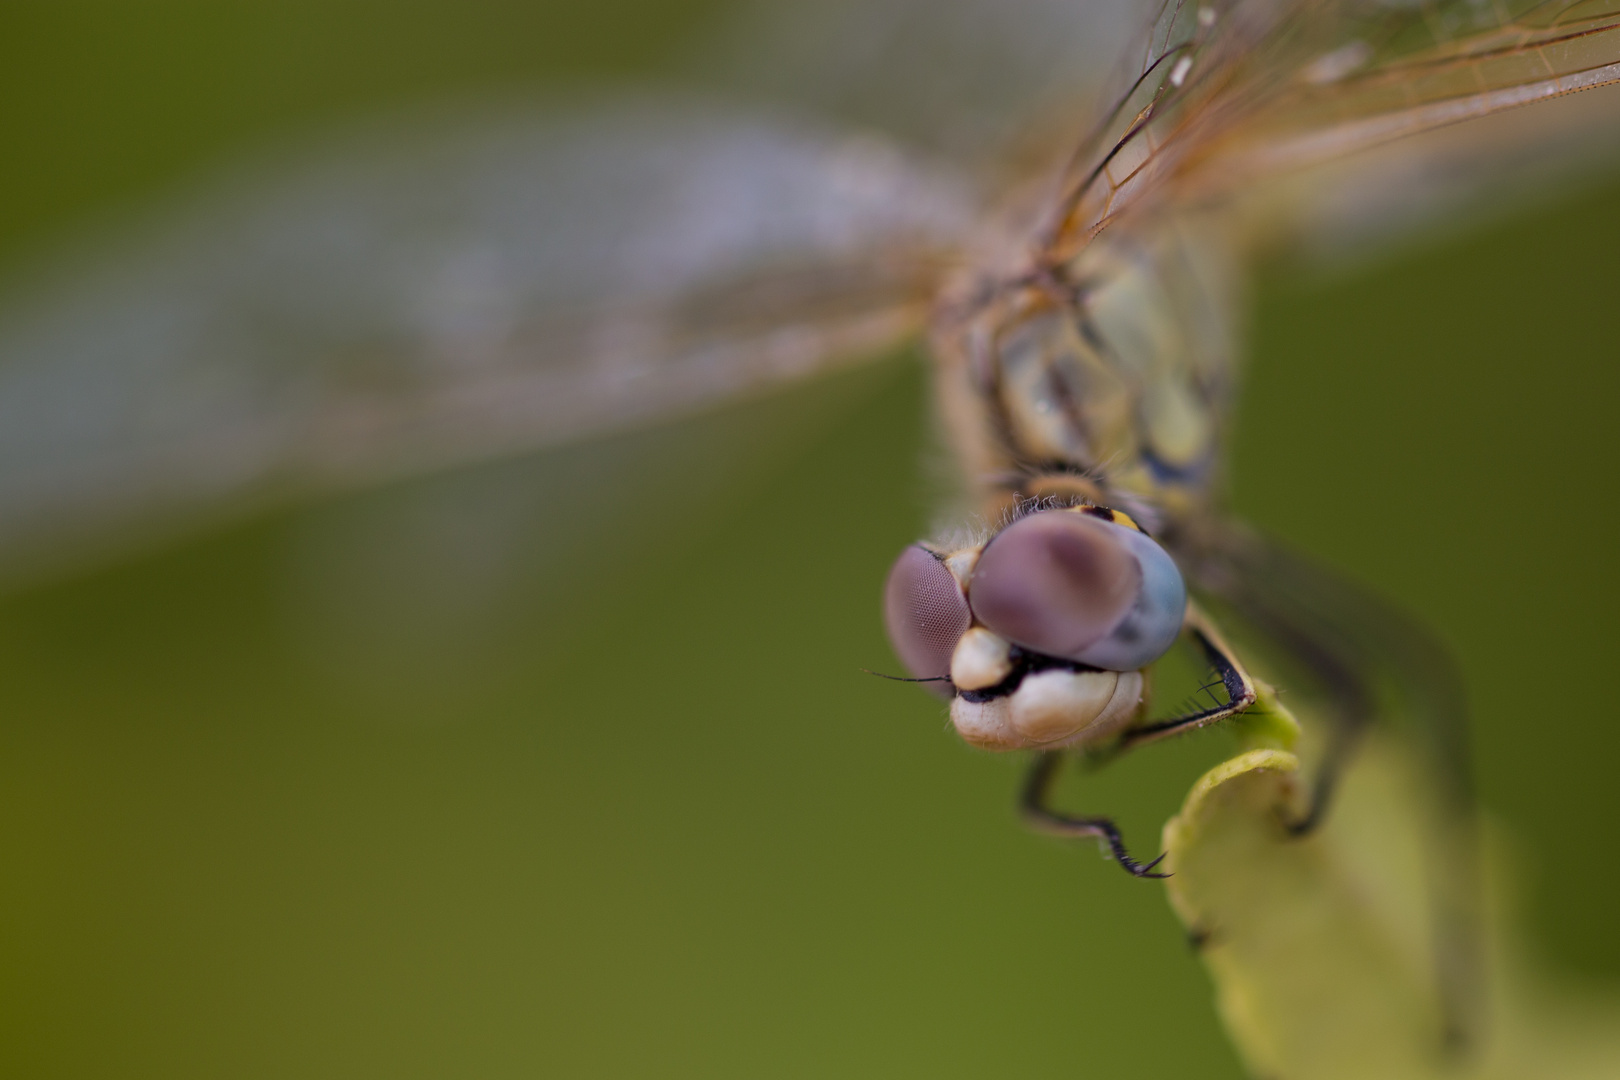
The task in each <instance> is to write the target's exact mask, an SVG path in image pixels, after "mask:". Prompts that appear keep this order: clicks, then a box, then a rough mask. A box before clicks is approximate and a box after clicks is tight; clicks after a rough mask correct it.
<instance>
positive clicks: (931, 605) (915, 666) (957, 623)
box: [883, 544, 972, 694]
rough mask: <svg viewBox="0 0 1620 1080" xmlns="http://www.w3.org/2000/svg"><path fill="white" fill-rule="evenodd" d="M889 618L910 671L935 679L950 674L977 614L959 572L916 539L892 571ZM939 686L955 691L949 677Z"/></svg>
mask: <svg viewBox="0 0 1620 1080" xmlns="http://www.w3.org/2000/svg"><path fill="white" fill-rule="evenodd" d="M883 621H884V623H885V624H886V625H887V626H888V630H889V641H890V643H891V644H893V645H894V651H895V654H896V655H898V656H899V657H900V662H901V663H902V664H904V665H905V666H906V670H908V671H910V672H911V674H913V675H915V676H916V677H917V678H919V679H935V678H943V677H945V676H948V675H949V674H950V670H951V652H952V650H954V649H955V648H956V643H957V641H958V640H960V639H961V637H962V635H963V634H964V633H966V632H967V628H968V624H969V623H970V622H971V621H972V616H971V615H970V614H969V613H968V604H967V598H966V597H965V596H963V595H962V587H961V586H960V585H958V584H957V583H956V575H955V574H952V573H951V571H950V569H949V568H948V567H946V565H945V564H944V563H942V562H940V561H939V559H938V558H936V557H935V556H934V553H933V552H931V551H929V550H928V549H927V548H925V547H922V546H921V545H918V544H913V545H911V546H910V547H908V548H906V550H905V551H903V552H901V553H900V557H899V558H898V559H896V560H895V561H894V569H892V570H890V571H889V581H888V584H886V585H885V586H884V588H883ZM933 685H934V686H936V687H937V688H938V689H939V690H940V691H941V692H942V693H945V694H949V692H950V684H949V683H947V682H940V683H935V684H933Z"/></svg>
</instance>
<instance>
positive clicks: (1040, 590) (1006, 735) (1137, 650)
mask: <svg viewBox="0 0 1620 1080" xmlns="http://www.w3.org/2000/svg"><path fill="white" fill-rule="evenodd" d="M1186 607H1187V590H1186V586H1185V585H1184V584H1183V583H1182V579H1181V573H1180V571H1178V570H1177V569H1176V564H1175V562H1174V561H1173V560H1172V559H1171V558H1170V556H1169V554H1168V553H1166V552H1165V550H1164V549H1163V548H1162V547H1160V546H1159V545H1158V544H1157V543H1156V542H1155V541H1154V540H1153V539H1152V538H1151V537H1149V536H1148V535H1147V534H1146V533H1145V532H1143V531H1142V530H1141V529H1140V528H1138V527H1137V525H1136V523H1135V522H1134V521H1132V520H1131V519H1130V518H1129V517H1127V516H1126V515H1124V514H1121V513H1119V512H1117V511H1113V510H1108V509H1106V508H1104V507H1098V506H1079V507H1072V508H1063V509H1045V510H1041V511H1039V512H1035V513H1029V514H1025V515H1023V516H1022V517H1019V518H1018V519H1016V520H1015V521H1013V522H1012V523H1011V524H1009V525H1008V526H1006V527H1005V528H1003V529H1002V530H1001V531H1000V532H998V533H996V535H995V536H993V537H991V538H990V540H988V541H986V542H985V543H982V544H978V545H975V546H972V547H964V548H958V549H955V550H948V551H947V550H940V549H937V548H933V547H928V546H924V545H922V544H914V545H912V546H911V547H908V548H907V549H906V550H905V551H903V552H901V554H900V557H899V558H898V559H897V560H895V564H894V568H893V569H892V570H891V571H890V572H889V580H888V583H887V585H886V586H885V590H884V617H885V621H886V623H887V625H888V630H889V640H890V641H891V642H892V643H893V645H894V650H895V653H896V654H897V655H898V656H899V657H900V660H901V662H902V663H903V664H905V666H906V668H907V669H908V670H909V671H910V672H911V674H912V675H914V676H915V677H917V678H919V679H931V680H938V681H936V682H931V683H929V685H931V686H935V687H939V688H941V689H942V691H943V692H944V693H945V694H948V695H949V696H950V698H951V719H952V720H953V722H954V723H955V725H956V729H957V731H958V732H959V733H960V734H961V735H962V737H963V738H965V739H967V741H969V742H971V743H973V744H975V745H978V746H984V747H988V748H992V749H1003V750H1014V749H1025V748H1029V747H1056V746H1068V745H1075V744H1077V743H1081V742H1086V741H1090V740H1093V739H1096V738H1100V737H1102V736H1104V735H1106V734H1108V733H1111V732H1113V731H1116V730H1118V729H1119V728H1120V727H1121V726H1123V725H1124V724H1126V723H1128V722H1129V721H1130V720H1131V719H1133V718H1134V717H1135V715H1136V714H1137V712H1138V711H1139V708H1140V705H1141V702H1142V696H1143V695H1142V692H1143V687H1144V680H1143V676H1142V670H1141V669H1142V668H1144V667H1146V666H1147V665H1148V664H1150V663H1152V662H1153V661H1154V660H1157V659H1158V658H1159V657H1160V656H1162V655H1164V653H1165V652H1167V651H1168V650H1169V648H1170V646H1171V645H1172V644H1173V643H1174V642H1175V639H1176V636H1177V634H1179V633H1180V630H1181V623H1182V617H1183V615H1184V613H1185V611H1186Z"/></svg>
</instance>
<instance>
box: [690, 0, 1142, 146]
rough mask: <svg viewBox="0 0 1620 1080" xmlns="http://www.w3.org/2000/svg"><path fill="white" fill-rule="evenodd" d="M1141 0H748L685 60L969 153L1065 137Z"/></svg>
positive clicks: (1133, 28)
mask: <svg viewBox="0 0 1620 1080" xmlns="http://www.w3.org/2000/svg"><path fill="white" fill-rule="evenodd" d="M1143 18H1144V9H1143V3H1142V0H822V2H818V3H814V4H805V3H784V2H782V0H758V2H756V3H753V4H751V5H749V7H748V8H746V9H744V11H743V12H742V13H741V14H740V16H739V17H738V18H737V20H736V21H735V23H734V24H733V25H732V26H731V27H730V28H729V30H728V31H727V32H723V33H720V34H718V35H716V37H715V38H714V39H712V40H711V41H709V42H707V43H706V44H705V46H704V47H703V49H702V50H701V51H700V52H699V54H698V56H697V57H696V58H695V59H694V60H693V62H692V67H694V68H698V69H701V76H702V77H703V78H705V79H708V80H710V81H712V82H718V83H719V84H720V85H722V86H724V87H725V89H726V90H727V91H728V92H733V93H735V92H741V93H744V94H747V95H748V96H749V97H750V98H754V99H761V100H769V101H780V102H789V103H791V104H792V106H793V107H794V108H795V109H796V110H804V111H811V112H816V113H818V114H821V115H827V116H832V117H836V118H837V119H838V120H839V121H840V122H843V123H848V124H853V125H857V126H862V127H873V128H877V129H879V130H882V131H886V132H890V133H893V134H895V135H899V136H902V137H904V138H905V139H907V140H908V141H909V142H912V143H915V144H917V145H922V146H928V147H931V148H934V149H936V150H941V151H945V152H948V153H950V154H951V155H952V156H953V157H956V158H957V159H959V160H965V161H968V162H971V163H973V164H975V165H980V166H995V165H998V164H999V165H1005V164H1007V162H1006V161H1005V155H1006V153H1007V151H1008V149H1009V147H1012V146H1015V145H1016V146H1018V147H1019V148H1020V149H1022V140H1025V139H1033V138H1039V139H1041V140H1042V142H1041V145H1040V147H1039V154H1040V160H1041V163H1042V164H1043V165H1045V164H1048V163H1049V160H1050V156H1051V151H1052V140H1053V138H1054V128H1055V129H1056V132H1055V136H1056V137H1057V138H1061V139H1062V140H1064V141H1069V140H1072V139H1073V138H1074V137H1075V134H1076V131H1077V130H1078V126H1079V125H1078V122H1077V119H1076V116H1077V112H1076V110H1077V104H1079V105H1089V103H1091V102H1092V101H1093V99H1094V97H1095V94H1096V92H1097V91H1098V90H1099V89H1100V88H1101V87H1100V84H1101V82H1102V81H1103V80H1102V76H1103V75H1105V74H1106V73H1107V72H1108V70H1109V69H1110V67H1111V66H1112V65H1113V64H1114V62H1115V61H1116V60H1117V58H1118V57H1119V55H1120V53H1121V51H1122V50H1123V49H1124V47H1125V45H1126V43H1127V42H1128V41H1130V40H1131V38H1132V37H1133V35H1135V34H1136V32H1137V31H1138V30H1139V29H1140V26H1141V23H1142V20H1143Z"/></svg>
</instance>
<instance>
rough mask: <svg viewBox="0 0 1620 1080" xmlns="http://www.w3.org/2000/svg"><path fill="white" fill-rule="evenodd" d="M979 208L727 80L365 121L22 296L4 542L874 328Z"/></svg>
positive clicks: (686, 401) (671, 400) (696, 375)
mask: <svg viewBox="0 0 1620 1080" xmlns="http://www.w3.org/2000/svg"><path fill="white" fill-rule="evenodd" d="M267 173H269V174H271V175H279V179H273V180H267V179H265V177H266V175H267ZM969 220H970V203H969V200H968V196H967V193H966V192H965V191H964V190H963V189H962V188H961V187H960V186H959V185H957V184H956V183H955V182H953V181H952V180H950V179H948V178H943V177H942V176H941V175H940V174H939V173H937V172H933V171H929V170H927V169H924V168H922V167H920V166H917V165H914V164H912V163H911V162H909V161H907V160H906V159H904V158H903V157H901V155H900V154H899V153H898V152H896V151H895V150H894V149H893V148H892V147H890V146H888V145H887V144H885V143H881V142H877V141H875V140H872V139H869V138H868V139H851V138H848V137H843V136H836V135H831V134H828V133H827V132H825V131H820V130H816V129H813V128H806V127H795V126H792V125H788V124H784V123H781V122H778V121H771V120H765V119H760V118H758V117H748V116H742V115H737V114H729V113H725V112H720V111H717V110H714V109H701V108H695V107H694V108H681V107H673V106H667V105H665V106H657V107H653V106H650V105H648V104H646V103H642V104H622V105H617V106H611V107H603V108H599V109H597V110H595V111H594V112H592V111H585V112H581V113H578V114H576V115H574V116H572V117H570V118H558V117H555V116H546V115H536V114H534V113H532V112H522V111H512V112H508V113H505V114H502V115H490V114H488V113H485V114H481V115H478V116H461V117H459V118H457V117H451V118H440V120H438V121H435V122H434V123H431V124H427V123H422V122H420V121H414V122H402V123H399V124H396V125H394V126H393V127H391V128H389V129H387V130H371V131H368V132H364V133H360V134H359V135H350V136H348V137H346V138H344V139H342V140H339V141H337V142H336V143H335V145H333V146H330V147H328V148H327V149H326V150H325V151H324V152H316V153H314V154H312V155H306V156H305V158H304V163H303V164H299V165H293V166H289V167H278V168H277V169H274V170H265V169H259V170H256V171H255V175H254V176H252V177H251V178H250V179H248V180H246V181H245V182H239V183H227V184H224V185H221V186H220V187H219V188H218V189H216V190H214V191H212V192H207V193H204V194H202V195H200V196H198V197H196V198H193V199H190V200H187V202H186V204H185V206H184V207H182V208H181V209H180V211H179V212H178V213H176V214H174V215H172V216H171V217H170V218H169V219H168V220H166V221H161V222H158V223H157V224H156V225H154V226H153V227H152V228H150V229H149V230H148V231H147V232H146V233H145V234H144V235H142V236H139V237H136V238H133V239H129V240H126V241H125V242H124V243H123V244H122V246H121V248H120V249H119V250H117V251H115V252H109V251H108V250H107V249H106V248H105V247H101V248H99V249H95V250H93V251H92V252H91V254H90V255H88V256H87V257H85V258H81V259H79V260H77V261H74V262H73V263H72V264H71V265H66V266H63V267H59V268H57V270H56V271H55V273H53V274H51V275H48V277H49V279H50V280H49V282H42V281H40V280H35V281H33V282H31V283H30V284H29V287H28V288H27V289H26V290H14V291H13V294H12V295H11V297H10V298H9V301H10V302H9V303H7V304H5V305H3V306H0V559H12V560H16V559H18V558H23V557H26V556H29V555H36V556H37V555H46V556H48V557H51V558H54V557H57V556H59V555H60V554H61V552H62V551H63V550H64V549H71V548H72V547H73V546H74V544H75V542H77V541H84V540H87V539H93V540H94V541H95V542H97V543H102V542H104V541H105V539H106V538H108V537H111V536H121V534H125V533H127V532H128V531H129V530H131V529H134V530H136V531H137V532H140V531H149V530H151V529H153V528H157V529H160V530H163V531H170V530H172V529H173V528H174V527H175V526H176V525H177V524H179V523H184V522H186V521H190V520H193V519H195V518H197V517H199V516H204V515H208V514H211V513H214V512H217V511H218V510H219V509H220V508H222V507H225V506H233V505H237V504H240V503H241V502H243V501H244V500H247V501H249V502H253V501H263V500H264V499H267V498H272V499H273V498H278V497H283V496H285V495H287V494H289V493H293V492H301V491H307V490H310V489H319V488H326V487H332V486H335V485H343V484H351V483H355V482H358V481H361V480H367V479H376V478H380V477H385V476H389V475H395V474H400V473H405V472H409V471H413V470H419V469H424V468H429V467H433V466H438V465H443V464H445V463H449V462H453V461H456V460H461V459H467V458H472V457H477V456H481V455H490V454H496V453H503V452H511V451H517V450H522V449H526V448H530V447H535V446H540V445H544V444H548V443H555V442H558V441H560V440H566V439H572V438H578V437H581V436H585V435H590V434H593V433H596V432H600V431H605V430H609V429H613V428H618V427H623V426H625V425H629V424H633V423H637V422H642V421H647V420H650V419H654V418H658V417H663V416H668V415H673V414H678V413H681V412H684V411H689V410H693V409H696V408H699V407H701V406H704V405H707V404H710V403H715V402H719V401H722V400H725V399H728V398H731V397H734V396H736V395H738V394H741V393H744V392H747V391H749V390H750V389H754V388H759V387H765V386H768V385H771V384H774V383H778V382H781V381H783V380H787V379H794V378H800V377H803V376H805V375H808V374H810V373H812V372H815V371H818V370H823V369H825V368H828V367H830V366H832V365H835V364H837V363H839V362H842V361H845V360H849V359H853V358H856V357H860V356H864V355H869V354H871V353H873V352H874V351H879V350H882V349H884V348H885V347H890V346H892V345H893V344H894V343H896V342H898V341H899V340H902V339H903V338H905V336H906V335H908V334H910V333H912V332H914V331H915V330H916V329H917V328H918V326H919V325H920V322H921V319H922V316H923V313H924V309H925V304H926V300H927V298H928V297H929V296H930V295H931V292H932V289H933V287H934V284H935V282H936V281H937V279H938V276H939V274H940V272H941V269H942V265H943V263H944V262H945V261H946V260H947V259H948V258H950V256H951V252H952V250H953V247H954V244H955V243H956V241H957V239H958V238H959V236H960V234H961V231H962V230H963V229H964V227H965V226H966V224H967V223H968V221H969Z"/></svg>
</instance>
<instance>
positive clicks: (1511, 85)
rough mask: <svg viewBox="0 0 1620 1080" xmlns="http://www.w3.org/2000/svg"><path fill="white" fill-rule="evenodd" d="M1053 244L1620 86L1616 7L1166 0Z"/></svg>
mask: <svg viewBox="0 0 1620 1080" xmlns="http://www.w3.org/2000/svg"><path fill="white" fill-rule="evenodd" d="M1128 59H1129V64H1128V66H1127V68H1126V71H1125V75H1124V78H1123V83H1124V89H1123V91H1122V92H1121V93H1120V95H1119V96H1118V97H1117V99H1116V104H1115V105H1114V106H1113V107H1112V108H1111V109H1110V111H1109V112H1108V113H1107V114H1106V116H1105V118H1104V120H1103V122H1102V123H1101V124H1100V125H1099V126H1098V127H1097V129H1096V130H1095V131H1094V132H1093V134H1092V135H1091V136H1090V137H1089V138H1088V139H1087V140H1085V142H1084V143H1083V144H1082V146H1081V148H1080V151H1079V152H1078V153H1077V154H1076V156H1075V158H1074V161H1073V162H1072V163H1071V166H1070V168H1069V170H1068V172H1067V174H1066V178H1065V181H1064V185H1063V187H1062V189H1061V195H1060V197H1059V198H1058V199H1057V200H1056V203H1055V209H1054V211H1053V213H1052V215H1051V220H1050V223H1049V225H1048V227H1047V229H1046V232H1045V233H1044V235H1043V240H1044V241H1045V242H1046V243H1047V244H1048V245H1050V246H1051V247H1053V248H1054V249H1055V250H1056V252H1057V254H1058V255H1062V254H1064V253H1066V252H1071V251H1072V250H1074V249H1075V248H1076V247H1078V246H1083V245H1084V244H1085V243H1086V242H1088V241H1089V240H1090V238H1092V237H1094V236H1095V235H1096V234H1097V233H1098V232H1099V231H1100V230H1101V229H1102V228H1104V227H1106V226H1107V225H1108V224H1110V223H1112V222H1113V221H1115V220H1116V219H1118V218H1119V217H1120V216H1121V215H1123V214H1124V213H1126V212H1127V211H1128V210H1130V209H1131V207H1133V206H1134V205H1136V204H1139V203H1142V202H1144V201H1146V200H1148V199H1149V197H1151V196H1163V195H1166V194H1167V193H1170V192H1172V191H1173V192H1174V193H1175V195H1176V196H1177V197H1180V198H1183V199H1186V198H1196V197H1199V196H1204V195H1209V194H1215V193H1220V192H1230V191H1231V190H1233V189H1236V188H1238V187H1240V186H1241V185H1243V184H1247V183H1252V182H1253V181H1255V180H1256V179H1258V178H1260V177H1263V176H1266V175H1270V174H1273V173H1276V172H1278V171H1280V170H1282V169H1285V168H1292V167H1298V166H1303V165H1309V164H1314V163H1318V162H1321V161H1323V160H1326V159H1329V158H1335V157H1339V156H1342V155H1345V154H1348V153H1350V152H1352V151H1356V150H1361V149H1364V148H1367V147H1370V146H1373V145H1376V144H1379V143H1382V142H1387V141H1388V140H1390V139H1394V138H1397V137H1400V136H1404V135H1410V134H1414V133H1417V132H1421V131H1425V130H1429V129H1432V128H1435V127H1439V126H1442V125H1446V124H1450V123H1454V122H1456V121H1459V120H1464V119H1470V118H1473V117H1479V116H1485V115H1488V114H1490V113H1493V112H1498V111H1501V110H1503V109H1507V108H1510V107H1512V106H1515V105H1520V104H1525V103H1528V102H1532V101H1536V100H1541V99H1544V98H1548V97H1556V96H1559V95H1563V94H1567V93H1571V92H1573V91H1576V90H1581V89H1586V88H1589V87H1594V86H1599V85H1603V84H1605V83H1609V82H1614V81H1616V80H1617V79H1620V4H1616V3H1614V0H1539V2H1531V0H1499V2H1488V0H1439V2H1432V0H1425V2H1419V3H1414V4H1406V3H1401V4H1397V3H1392V2H1387V0H1225V2H1221V0H1214V2H1211V3H1208V4H1202V5H1195V4H1190V3H1186V2H1185V0H1167V3H1166V5H1165V7H1164V8H1163V9H1161V12H1160V14H1159V17H1158V19H1157V20H1156V21H1155V23H1154V24H1153V26H1152V28H1151V30H1150V31H1149V33H1148V34H1147V36H1146V40H1145V42H1144V43H1143V45H1142V46H1141V47H1140V48H1139V49H1138V50H1137V51H1136V52H1135V54H1134V55H1132V56H1130V57H1129V58H1128Z"/></svg>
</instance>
